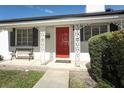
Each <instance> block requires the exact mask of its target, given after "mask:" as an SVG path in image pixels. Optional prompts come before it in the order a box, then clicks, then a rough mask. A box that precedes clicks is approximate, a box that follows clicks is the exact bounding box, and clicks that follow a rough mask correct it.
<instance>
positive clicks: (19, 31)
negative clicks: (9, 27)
mask: <svg viewBox="0 0 124 93" xmlns="http://www.w3.org/2000/svg"><path fill="white" fill-rule="evenodd" d="M17 45H21V30H17Z"/></svg>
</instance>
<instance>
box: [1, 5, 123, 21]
mask: <svg viewBox="0 0 124 93" xmlns="http://www.w3.org/2000/svg"><path fill="white" fill-rule="evenodd" d="M85 7H86V6H85V5H35V6H32V5H27V6H24V5H0V20H6V19H15V18H27V17H38V16H51V15H64V14H78V13H84V12H85ZM106 8H112V9H113V10H124V5H107V6H106Z"/></svg>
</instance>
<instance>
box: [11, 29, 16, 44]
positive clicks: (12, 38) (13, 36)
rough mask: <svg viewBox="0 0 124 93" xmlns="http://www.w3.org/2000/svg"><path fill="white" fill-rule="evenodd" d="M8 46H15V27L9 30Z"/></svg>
mask: <svg viewBox="0 0 124 93" xmlns="http://www.w3.org/2000/svg"><path fill="white" fill-rule="evenodd" d="M10 46H15V28H13V31H12V32H10Z"/></svg>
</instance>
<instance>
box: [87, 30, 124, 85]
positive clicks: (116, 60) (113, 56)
mask: <svg viewBox="0 0 124 93" xmlns="http://www.w3.org/2000/svg"><path fill="white" fill-rule="evenodd" d="M88 42H89V54H90V57H91V75H92V77H93V78H94V79H95V80H96V81H100V80H107V81H109V82H110V83H111V84H112V85H114V86H115V87H124V30H121V31H116V32H107V33H105V34H101V35H97V36H94V37H92V38H90V39H89V40H88Z"/></svg>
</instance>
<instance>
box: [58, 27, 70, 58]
mask: <svg viewBox="0 0 124 93" xmlns="http://www.w3.org/2000/svg"><path fill="white" fill-rule="evenodd" d="M56 57H57V58H68V57H69V27H57V28H56Z"/></svg>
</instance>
